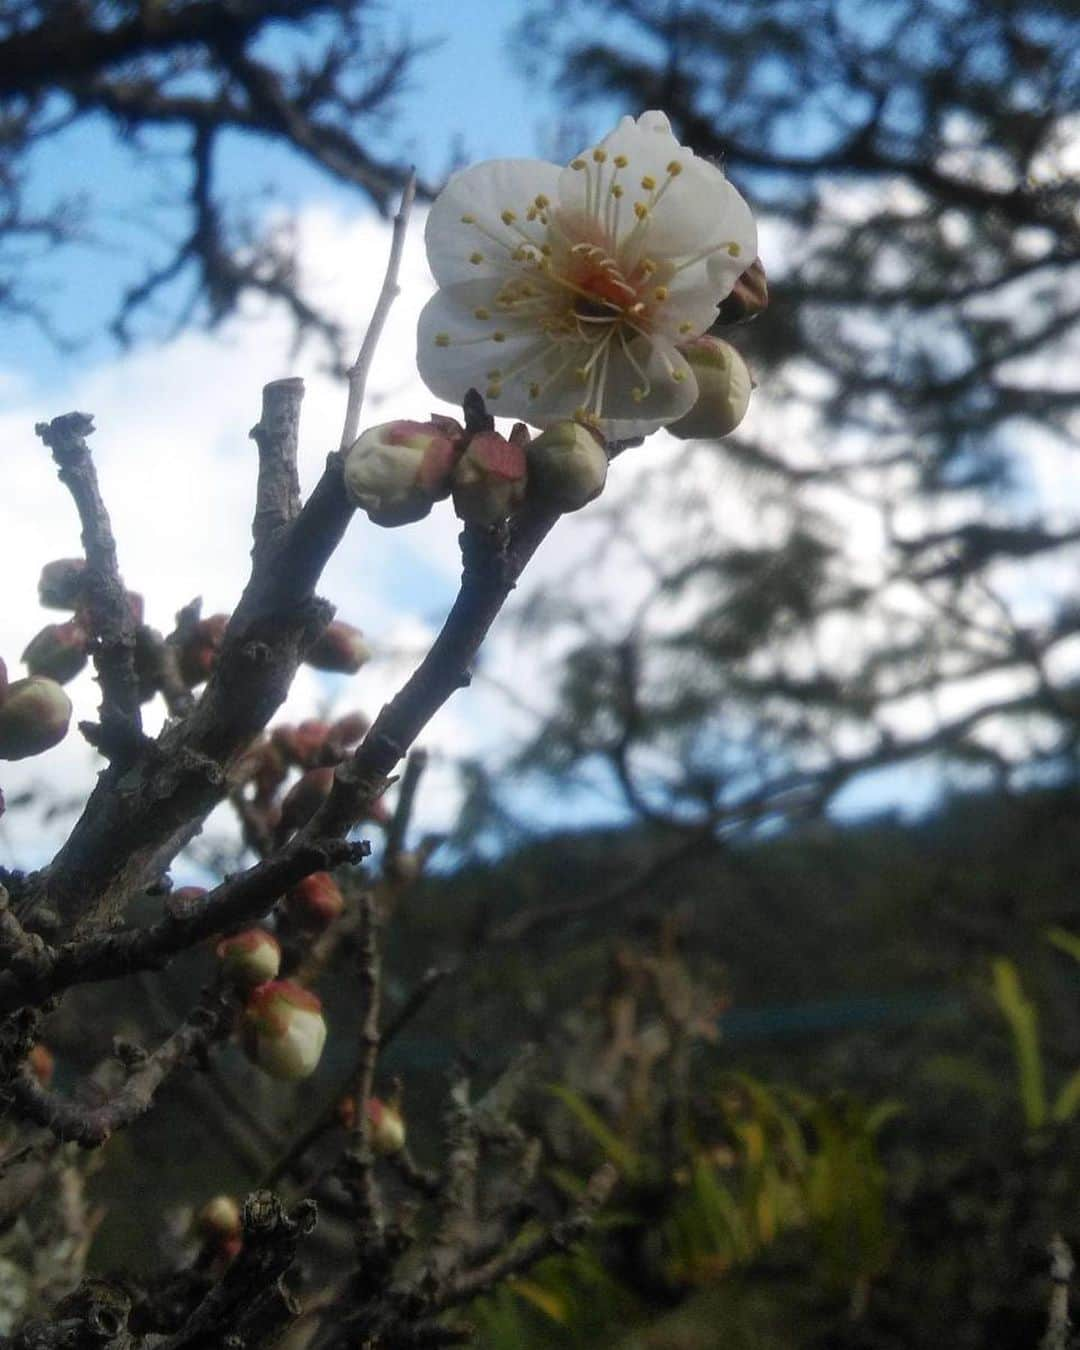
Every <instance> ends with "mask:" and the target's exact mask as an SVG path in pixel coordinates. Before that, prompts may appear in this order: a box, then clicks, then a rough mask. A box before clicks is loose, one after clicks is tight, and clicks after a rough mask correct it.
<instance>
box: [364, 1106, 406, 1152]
mask: <svg viewBox="0 0 1080 1350" xmlns="http://www.w3.org/2000/svg"><path fill="white" fill-rule="evenodd" d="M367 1115H368V1138H369V1139H370V1140H371V1148H372V1152H374V1153H380V1154H387V1153H400V1152H401V1150H402V1149H403V1148H404V1147H405V1117H404V1116H403V1115H402V1114H401V1112H400V1111H399V1110H398V1108H397V1107H396V1106H394V1105H392V1104H391V1103H389V1102H384V1101H381V1100H380V1099H379V1098H378V1097H369V1098H368V1100H367Z"/></svg>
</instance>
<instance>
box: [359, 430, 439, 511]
mask: <svg viewBox="0 0 1080 1350" xmlns="http://www.w3.org/2000/svg"><path fill="white" fill-rule="evenodd" d="M457 455H458V447H457V444H456V442H455V440H454V439H453V438H452V437H451V436H448V435H447V434H446V430H445V429H444V427H443V426H437V425H436V424H435V423H433V422H409V421H399V422H384V423H383V424H382V425H381V426H377V427H371V428H369V430H367V431H365V432H364V433H363V435H362V436H360V438H359V439H358V440H357V441H355V442H354V443H353V445H352V448H351V449H350V450H349V452H348V454H347V455H346V456H345V469H344V475H345V490H346V492H347V493H348V494H349V497H350V498H351V499H352V501H354V502H355V503H356V505H357V506H359V507H360V508H361V509H362V510H364V511H366V512H367V513H368V516H369V517H370V518H371V520H373V521H374V523H375V524H376V525H408V524H411V522H412V521H414V520H422V519H423V518H424V516H426V515H427V513H428V512H429V511H430V510H431V507H432V504H433V503H434V502H437V501H441V500H442V499H443V498H444V497H445V496H447V494H448V493H449V491H450V474H451V472H452V470H453V467H454V461H455V460H456V459H457Z"/></svg>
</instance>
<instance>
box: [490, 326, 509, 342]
mask: <svg viewBox="0 0 1080 1350" xmlns="http://www.w3.org/2000/svg"><path fill="white" fill-rule="evenodd" d="M491 340H492V342H505V341H506V334H505V333H503V332H500V331H499V330H498V329H496V331H495V332H494V333H492V335H491Z"/></svg>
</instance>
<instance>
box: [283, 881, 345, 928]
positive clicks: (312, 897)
mask: <svg viewBox="0 0 1080 1350" xmlns="http://www.w3.org/2000/svg"><path fill="white" fill-rule="evenodd" d="M344 908H345V897H344V896H343V895H342V894H341V890H340V888H339V886H338V884H337V882H336V881H335V880H334V878H333V877H332V876H331V875H330V873H329V872H312V873H311V875H310V876H306V877H305V878H304V879H303V881H298V882H297V883H296V885H295V886H293V887H292V888H291V889H290V890H289V891H287V892H286V894H285V909H286V910H287V911H288V914H289V917H290V918H291V919H292V921H293V922H294V923H295V924H296V926H297V927H298V928H304V929H307V930H308V931H309V932H319V931H320V930H322V929H323V928H329V927H330V925H331V924H332V923H333V922H334V920H335V919H336V918H337V917H338V916H339V915H340V914H341V912H342V910H344Z"/></svg>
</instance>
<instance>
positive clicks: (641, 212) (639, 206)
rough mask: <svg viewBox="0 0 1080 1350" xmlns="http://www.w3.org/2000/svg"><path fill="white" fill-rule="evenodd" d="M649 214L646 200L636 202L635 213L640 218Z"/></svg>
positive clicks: (642, 218)
mask: <svg viewBox="0 0 1080 1350" xmlns="http://www.w3.org/2000/svg"><path fill="white" fill-rule="evenodd" d="M648 214H649V208H648V207H647V206H646V205H645V203H644V202H635V203H634V215H635V216H637V218H638V220H644V219H645V217H646V216H647V215H648Z"/></svg>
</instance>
